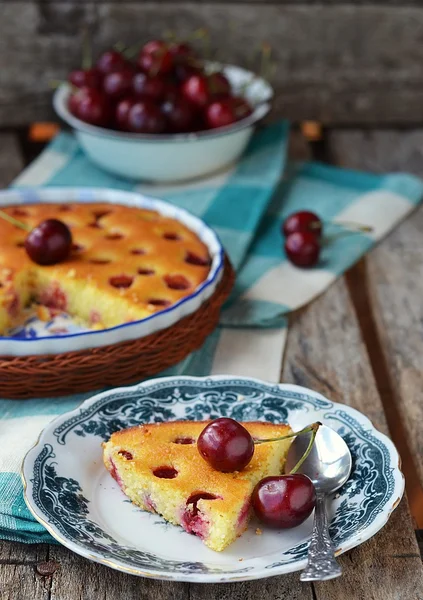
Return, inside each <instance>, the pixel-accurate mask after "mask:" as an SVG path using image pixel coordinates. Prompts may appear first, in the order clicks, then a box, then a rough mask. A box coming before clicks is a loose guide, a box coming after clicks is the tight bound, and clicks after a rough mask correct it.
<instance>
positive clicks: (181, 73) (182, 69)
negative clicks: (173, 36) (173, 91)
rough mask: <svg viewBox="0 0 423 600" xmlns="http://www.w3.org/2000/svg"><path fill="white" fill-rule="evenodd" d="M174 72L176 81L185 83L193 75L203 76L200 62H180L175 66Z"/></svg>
mask: <svg viewBox="0 0 423 600" xmlns="http://www.w3.org/2000/svg"><path fill="white" fill-rule="evenodd" d="M173 72H174V76H175V79H176V81H177V82H178V83H183V82H184V81H186V80H187V79H189V78H190V77H191V76H192V75H201V74H202V72H203V68H202V66H201V64H200V63H199V62H198V61H196V62H194V61H190V62H180V63H177V64H176V65H175V67H174V70H173Z"/></svg>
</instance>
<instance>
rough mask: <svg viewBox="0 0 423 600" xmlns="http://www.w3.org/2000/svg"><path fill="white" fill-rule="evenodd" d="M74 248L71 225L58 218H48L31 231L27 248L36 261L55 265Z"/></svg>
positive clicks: (31, 257) (26, 243) (32, 258)
mask: <svg viewBox="0 0 423 600" xmlns="http://www.w3.org/2000/svg"><path fill="white" fill-rule="evenodd" d="M71 249H72V234H71V232H70V229H69V227H68V226H67V225H66V224H65V223H63V222H62V221H59V220H58V219H47V220H45V221H42V222H41V223H40V224H39V225H37V227H34V229H32V231H30V232H29V234H28V235H27V237H26V239H25V250H26V252H27V254H28V256H29V257H30V259H31V260H33V261H34V262H35V263H37V264H39V265H54V264H56V263H59V262H61V261H62V260H65V258H67V257H68V256H69V254H70V251H71Z"/></svg>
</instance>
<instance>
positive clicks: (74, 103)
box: [68, 88, 87, 117]
mask: <svg viewBox="0 0 423 600" xmlns="http://www.w3.org/2000/svg"><path fill="white" fill-rule="evenodd" d="M86 89H87V88H81V89H80V90H78V91H77V92H75V93H74V94H71V95H70V96H69V100H68V108H69V110H70V112H71V113H72V114H73V115H74V116H75V117H77V116H78V108H79V103H80V101H81V98H82V97H83V95H84V94H85V91H86Z"/></svg>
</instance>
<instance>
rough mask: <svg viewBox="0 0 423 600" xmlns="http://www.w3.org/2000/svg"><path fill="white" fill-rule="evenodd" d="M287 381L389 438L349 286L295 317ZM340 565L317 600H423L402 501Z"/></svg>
mask: <svg viewBox="0 0 423 600" xmlns="http://www.w3.org/2000/svg"><path fill="white" fill-rule="evenodd" d="M282 376H283V377H282V380H283V381H285V382H292V383H297V384H299V385H304V386H307V387H311V388H313V389H315V390H317V391H319V392H321V393H323V394H325V395H326V396H327V397H329V398H330V399H331V400H335V401H337V402H342V403H344V404H347V405H349V406H352V407H354V408H357V409H358V410H360V411H361V412H363V413H364V414H365V415H367V416H368V417H369V418H370V419H371V421H372V422H373V423H374V425H375V426H376V427H377V428H378V429H379V430H381V431H384V432H387V424H386V421H385V417H384V410H383V407H382V403H381V400H380V397H379V394H378V391H377V387H376V383H375V380H374V377H373V373H372V370H371V367H370V363H369V358H368V355H367V351H366V348H365V345H364V343H363V340H362V338H361V336H360V329H359V326H358V322H357V319H356V316H355V313H354V307H353V305H352V303H351V300H350V297H349V294H348V291H347V288H346V285H345V282H344V280H339V281H338V282H336V283H335V284H334V285H333V286H332V287H331V288H329V290H328V291H327V292H326V293H325V295H324V296H321V297H320V298H318V299H317V300H316V301H315V302H313V304H311V305H310V306H309V307H308V308H307V309H305V310H304V311H301V312H300V313H299V314H297V315H295V316H294V317H293V318H292V323H291V327H290V330H289V334H288V344H287V350H286V357H285V363H284V368H283V373H282ZM340 561H341V564H342V566H343V567H344V575H343V577H342V579H339V580H333V581H328V582H325V583H321V584H317V585H315V587H314V590H315V593H316V597H317V599H319V600H320V599H321V600H332V599H333V600H338V599H339V598H349V599H350V600H361V599H364V598H366V600H370V599H371V600H421V598H423V567H422V562H421V559H420V553H419V549H418V546H417V541H416V537H415V534H414V530H413V525H412V521H411V518H410V514H409V511H408V505H407V500H406V499H405V498H404V499H403V500H402V502H401V504H400V506H399V507H398V508H397V510H396V511H395V512H394V513H393V515H392V517H391V519H390V521H389V522H388V524H387V526H386V527H385V528H384V529H382V530H381V531H380V532H379V533H378V534H377V535H376V536H375V537H374V538H372V539H371V540H369V541H368V542H366V543H365V544H363V545H362V546H359V547H358V548H355V549H354V550H352V551H350V552H348V553H347V554H346V555H344V556H342V557H340ZM382 574H383V576H382Z"/></svg>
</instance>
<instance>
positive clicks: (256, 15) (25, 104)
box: [0, 0, 423, 125]
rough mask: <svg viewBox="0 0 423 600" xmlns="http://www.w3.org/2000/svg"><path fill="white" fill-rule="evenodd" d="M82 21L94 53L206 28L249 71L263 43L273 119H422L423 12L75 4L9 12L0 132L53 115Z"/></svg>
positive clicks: (5, 10) (3, 37)
mask: <svg viewBox="0 0 423 600" xmlns="http://www.w3.org/2000/svg"><path fill="white" fill-rule="evenodd" d="M85 23H89V24H90V27H91V28H92V30H93V38H94V45H95V49H96V50H97V51H98V50H101V49H104V48H105V47H108V46H110V45H111V44H113V43H114V42H116V41H117V40H120V39H121V40H125V41H127V42H128V43H131V42H135V41H139V40H147V39H148V38H151V37H156V36H160V35H161V34H162V33H163V30H165V29H167V28H169V27H171V28H173V29H174V30H175V32H176V33H177V34H178V35H181V36H182V37H186V36H187V35H189V34H191V33H192V32H193V31H194V30H195V29H197V28H198V27H201V26H204V25H205V26H207V27H208V29H209V30H210V32H211V36H212V42H213V45H214V46H215V48H218V49H219V52H218V56H220V57H221V58H222V59H223V60H225V61H227V62H235V63H239V64H244V65H247V66H248V65H253V64H256V61H254V60H252V55H253V54H255V53H256V50H257V48H258V46H259V45H260V44H261V43H262V42H263V41H267V42H269V43H270V44H271V45H272V47H273V48H274V60H275V63H276V65H277V69H276V72H275V77H274V83H275V88H276V92H277V96H276V101H275V114H279V115H284V116H286V117H289V118H291V119H293V120H302V119H316V120H320V121H322V122H324V123H340V122H345V123H351V122H361V121H362V122H368V123H372V122H373V123H374V122H378V123H379V122H386V123H389V122H390V123H396V122H403V123H407V122H410V121H414V122H416V121H419V120H421V117H422V116H423V83H422V80H421V76H420V75H421V64H422V60H423V45H422V44H421V43H420V40H421V38H422V35H423V9H422V8H421V6H417V5H415V6H410V5H406V6H404V5H403V4H401V5H400V6H393V5H391V6H384V5H376V4H375V5H371V6H367V5H361V4H350V5H345V4H334V5H328V4H322V3H311V4H309V5H307V4H302V3H300V2H293V3H292V4H286V5H283V4H279V3H276V4H269V3H267V2H263V3H261V2H260V3H256V2H253V3H248V4H239V3H236V2H229V3H224V4H215V3H213V2H202V3H200V4H198V3H192V2H178V3H175V2H165V3H155V2H142V3H135V2H121V3H110V2H101V3H95V2H94V3H80V2H79V0H73V1H70V2H66V3H62V2H51V3H45V2H35V1H33V2H23V3H22V2H19V3H11V2H10V3H4V4H3V6H2V19H1V21H0V78H1V86H0V124H7V125H17V124H27V123H28V122H29V121H32V120H37V119H38V120H40V119H46V118H50V117H51V116H52V111H51V106H50V104H51V91H50V90H49V81H50V80H51V79H63V78H65V76H66V74H67V72H68V70H69V68H70V67H71V66H76V65H77V64H78V63H79V57H80V46H81V36H80V35H78V32H81V31H82V29H83V25H84V24H85ZM393 40H395V43H393ZM17 107H18V109H17Z"/></svg>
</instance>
